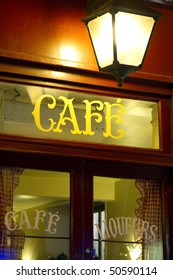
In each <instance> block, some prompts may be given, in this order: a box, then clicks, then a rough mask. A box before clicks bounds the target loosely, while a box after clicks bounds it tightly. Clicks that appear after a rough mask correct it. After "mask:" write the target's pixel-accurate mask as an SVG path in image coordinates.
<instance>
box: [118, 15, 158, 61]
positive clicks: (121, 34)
mask: <svg viewBox="0 0 173 280" xmlns="http://www.w3.org/2000/svg"><path fill="white" fill-rule="evenodd" d="M154 22H155V21H154V19H153V18H150V17H148V16H141V15H136V14H129V13H124V12H118V13H117V14H116V15H115V25H116V26H115V36H116V45H117V60H118V61H119V63H120V64H125V65H134V66H138V65H140V64H141V63H142V60H143V57H144V55H145V51H146V48H147V45H148V42H149V39H150V35H151V32H152V29H153V26H154Z"/></svg>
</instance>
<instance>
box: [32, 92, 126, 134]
mask: <svg viewBox="0 0 173 280" xmlns="http://www.w3.org/2000/svg"><path fill="white" fill-rule="evenodd" d="M115 100H116V102H115V103H113V104H111V103H109V102H107V101H104V102H102V101H100V100H92V101H89V100H87V99H85V100H83V101H82V102H81V105H82V106H83V108H84V117H83V118H84V123H85V128H84V129H81V128H80V125H79V119H78V118H77V114H76V107H75V105H76V100H75V98H66V97H64V96H59V97H58V98H55V97H54V96H53V95H51V94H45V95H41V96H40V97H39V98H38V99H37V101H36V103H35V106H34V110H33V111H32V115H33V117H34V121H35V125H36V126H37V128H38V129H39V130H40V131H42V132H45V133H48V132H54V133H59V134H60V133H62V132H63V129H64V128H65V126H67V123H71V125H72V129H70V132H71V134H73V135H82V134H83V135H86V136H87V135H89V136H93V135H95V133H96V130H95V129H94V128H93V122H96V123H101V122H104V130H103V132H102V133H103V137H105V138H109V137H110V138H113V139H121V138H123V136H124V131H123V129H121V128H120V129H117V130H115V126H116V125H118V124H120V123H121V122H122V117H121V115H122V114H124V112H125V108H124V106H123V105H122V104H121V99H120V98H117V99H115ZM43 104H47V107H48V109H49V111H50V113H51V110H56V108H61V112H60V113H59V112H58V111H57V115H56V118H52V117H50V118H48V119H47V121H48V123H49V125H48V127H45V126H44V124H43V122H42V118H41V108H42V105H43ZM93 108H95V110H94V111H93ZM113 127H114V129H113Z"/></svg>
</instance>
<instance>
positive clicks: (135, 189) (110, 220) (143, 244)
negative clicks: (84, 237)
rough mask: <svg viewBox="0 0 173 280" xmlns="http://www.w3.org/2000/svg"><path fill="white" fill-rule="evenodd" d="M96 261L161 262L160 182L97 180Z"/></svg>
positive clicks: (98, 178) (95, 198)
mask: <svg viewBox="0 0 173 280" xmlns="http://www.w3.org/2000/svg"><path fill="white" fill-rule="evenodd" d="M93 230H94V234H93V236H94V241H93V246H94V254H93V258H94V259H105V260H143V259H144V260H162V259H163V248H162V247H163V244H162V223H161V195H160V182H159V181H157V180H140V179H134V180H132V179H120V178H107V177H96V176H95V177H94V213H93Z"/></svg>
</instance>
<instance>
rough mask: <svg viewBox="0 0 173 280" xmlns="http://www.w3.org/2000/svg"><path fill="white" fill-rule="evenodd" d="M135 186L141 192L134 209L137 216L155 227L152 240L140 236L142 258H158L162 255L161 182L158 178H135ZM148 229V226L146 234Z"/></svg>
mask: <svg viewBox="0 0 173 280" xmlns="http://www.w3.org/2000/svg"><path fill="white" fill-rule="evenodd" d="M136 187H137V189H138V190H139V192H140V194H141V196H140V198H139V199H137V203H138V204H139V207H138V209H136V210H135V214H136V216H137V218H138V219H141V220H143V221H146V222H148V223H149V225H150V226H151V225H155V226H156V227H157V230H155V232H154V233H155V240H154V241H153V242H150V240H146V238H144V237H142V248H143V249H142V258H143V259H146V260H147V259H158V258H159V257H161V255H162V223H161V183H160V181H159V180H143V179H137V180H136ZM156 227H155V228H156ZM149 231H150V228H148V233H147V235H148V236H149V234H150V232H149Z"/></svg>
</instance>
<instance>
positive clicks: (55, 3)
mask: <svg viewBox="0 0 173 280" xmlns="http://www.w3.org/2000/svg"><path fill="white" fill-rule="evenodd" d="M86 2H87V1H86V0H80V1H79V0H71V1H65V0H64V1H63V0H13V1H12V0H11V1H10V0H5V1H2V2H1V5H0V54H1V53H2V51H3V53H4V50H5V51H12V52H13V53H11V55H13V56H15V55H16V54H15V52H17V53H23V54H29V55H34V56H40V57H47V58H51V59H52V58H53V59H57V60H58V61H59V63H62V64H66V65H69V66H74V67H78V68H84V69H92V70H97V66H96V61H95V57H94V54H93V51H92V48H91V44H90V41H89V37H88V34H87V30H86V28H85V25H84V23H82V22H81V19H82V18H83V17H85V15H86ZM156 9H157V10H158V11H159V12H161V13H163V15H162V16H161V17H160V20H159V22H158V24H157V26H156V29H155V33H154V36H153V38H152V41H151V45H150V47H149V50H148V53H147V56H146V60H145V63H144V66H143V68H142V72H147V73H153V74H159V75H166V76H173V10H172V9H171V8H168V7H164V8H163V7H162V6H156ZM63 45H66V46H68V47H71V48H73V50H75V52H76V54H75V55H73V56H72V57H70V58H69V57H62V55H61V47H62V46H63ZM76 55H77V56H76ZM69 60H70V61H71V63H70V62H69Z"/></svg>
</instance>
